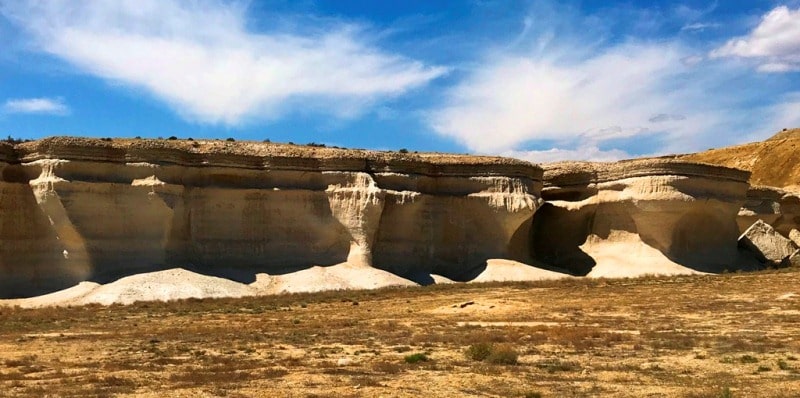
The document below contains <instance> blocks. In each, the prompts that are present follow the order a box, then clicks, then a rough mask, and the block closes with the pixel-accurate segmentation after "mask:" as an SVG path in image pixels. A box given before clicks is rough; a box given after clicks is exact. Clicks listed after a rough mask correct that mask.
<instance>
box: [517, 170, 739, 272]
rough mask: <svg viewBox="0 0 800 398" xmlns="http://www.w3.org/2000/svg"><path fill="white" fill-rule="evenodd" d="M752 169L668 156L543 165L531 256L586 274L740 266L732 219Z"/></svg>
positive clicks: (736, 232) (686, 270)
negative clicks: (738, 168) (541, 198)
mask: <svg viewBox="0 0 800 398" xmlns="http://www.w3.org/2000/svg"><path fill="white" fill-rule="evenodd" d="M748 176H749V174H748V173H747V172H744V171H740V170H734V169H728V168H724V167H719V166H711V165H705V164H696V163H687V162H682V161H673V160H668V159H645V160H634V161H622V162H618V163H579V162H572V163H556V164H551V165H546V166H545V173H544V178H545V183H544V189H543V190H542V197H543V198H544V199H545V201H546V204H545V205H544V206H543V207H542V209H541V210H540V211H539V212H538V213H537V215H536V217H535V218H534V223H533V231H532V236H533V240H532V252H533V256H534V257H535V258H536V259H537V260H538V261H540V262H542V263H544V264H549V265H552V266H554V267H557V268H560V269H565V270H567V271H569V272H570V273H572V274H575V275H589V276H631V275H639V274H647V273H686V272H694V271H705V272H720V271H723V270H725V269H735V268H739V267H743V266H745V265H746V263H745V259H743V258H741V256H740V253H739V251H738V250H737V244H736V240H737V237H738V229H737V226H736V223H735V221H734V220H735V217H736V214H737V213H738V211H739V209H740V207H741V206H742V204H743V203H744V201H745V197H746V194H747V189H748V184H747V178H748Z"/></svg>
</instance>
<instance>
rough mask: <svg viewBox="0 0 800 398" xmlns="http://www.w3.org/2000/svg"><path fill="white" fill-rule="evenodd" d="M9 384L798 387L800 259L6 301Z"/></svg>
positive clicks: (231, 392) (311, 388) (612, 392)
mask: <svg viewBox="0 0 800 398" xmlns="http://www.w3.org/2000/svg"><path fill="white" fill-rule="evenodd" d="M0 395H2V396H29V397H44V396H53V397H67V396H80V397H85V396H122V397H124V396H144V397H164V396H175V397H202V396H208V397H212V396H227V397H250V396H260V397H273V396H276V397H277V396H292V397H348V396H353V397H360V396H364V397H379V396H383V397H395V396H397V397H459V396H475V397H507V396H511V397H515V396H516V397H539V396H541V397H565V396H613V397H645V396H646V397H675V396H686V397H731V396H732V397H756V396H761V397H796V396H798V395H800V270H798V269H790V270H780V271H765V272H759V273H751V274H723V275H717V276H673V277H652V278H640V279H619V280H602V279H600V280H598V279H595V280H592V279H574V280H560V281H550V282H535V283H504V284H497V283H495V284H470V285H441V286H431V287H414V288H394V289H383V290H376V291H349V292H348V291H343V292H329V293H316V294H297V295H281V296H263V297H256V298H244V299H216V300H214V299H207V300H186V301H177V302H168V303H162V302H158V303H155V302H150V303H137V304H134V305H130V306H110V307H101V306H86V307H72V308H42V309H19V308H7V307H6V308H0Z"/></svg>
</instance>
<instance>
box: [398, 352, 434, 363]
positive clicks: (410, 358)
mask: <svg viewBox="0 0 800 398" xmlns="http://www.w3.org/2000/svg"><path fill="white" fill-rule="evenodd" d="M403 359H404V360H405V361H406V363H417V362H428V360H429V358H428V354H425V353H424V352H418V353H415V354H411V355H406V356H405V357H403Z"/></svg>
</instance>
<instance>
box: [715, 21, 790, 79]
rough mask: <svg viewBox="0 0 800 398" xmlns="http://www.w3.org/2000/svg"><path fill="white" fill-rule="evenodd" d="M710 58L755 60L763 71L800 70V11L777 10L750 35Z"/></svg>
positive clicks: (721, 48)
mask: <svg viewBox="0 0 800 398" xmlns="http://www.w3.org/2000/svg"><path fill="white" fill-rule="evenodd" d="M710 55H711V57H712V58H721V57H737V58H746V59H753V60H755V62H757V63H758V70H759V71H761V72H789V71H798V70H800V8H799V9H796V10H793V9H790V8H789V7H786V6H779V7H776V8H775V9H773V10H772V11H770V12H769V13H767V14H766V15H764V16H763V17H762V18H761V21H760V23H759V24H758V26H756V27H755V28H754V29H753V30H752V31H751V32H750V33H749V34H748V35H746V36H743V37H737V38H734V39H731V40H729V41H728V42H726V43H725V44H724V45H723V46H722V47H720V48H717V49H715V50H714V51H712V52H711V54H710Z"/></svg>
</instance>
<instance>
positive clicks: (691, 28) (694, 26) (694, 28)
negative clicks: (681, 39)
mask: <svg viewBox="0 0 800 398" xmlns="http://www.w3.org/2000/svg"><path fill="white" fill-rule="evenodd" d="M719 27H720V24H718V23H710V22H695V23H690V24H686V25H683V27H681V30H682V31H684V32H686V31H688V32H702V31H704V30H708V29H716V28H719Z"/></svg>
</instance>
